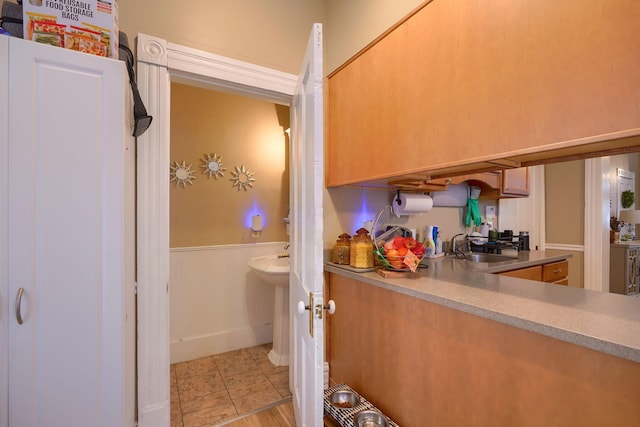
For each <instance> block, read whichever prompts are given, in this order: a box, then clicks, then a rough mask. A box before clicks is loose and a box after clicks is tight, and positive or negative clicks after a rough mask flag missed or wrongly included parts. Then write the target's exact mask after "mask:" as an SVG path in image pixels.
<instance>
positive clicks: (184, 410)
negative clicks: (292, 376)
mask: <svg viewBox="0 0 640 427" xmlns="http://www.w3.org/2000/svg"><path fill="white" fill-rule="evenodd" d="M271 347H272V345H271V344H264V345H259V346H255V347H250V348H244V349H241V350H236V351H231V352H228V353H222V354H216V355H214V356H208V357H203V358H201V359H196V360H192V361H189V362H182V363H176V364H174V365H171V367H170V379H171V427H213V426H216V425H218V424H220V423H222V422H224V421H225V420H229V419H231V418H236V417H238V416H239V415H243V414H247V413H249V412H253V411H255V410H257V409H260V408H262V407H265V406H268V405H270V404H272V403H275V402H278V401H281V400H283V399H285V398H290V397H291V392H290V391H289V367H288V366H273V365H272V364H271V362H270V361H269V359H268V358H267V353H268V352H269V351H270V350H271Z"/></svg>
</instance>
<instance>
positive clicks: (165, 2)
mask: <svg viewBox="0 0 640 427" xmlns="http://www.w3.org/2000/svg"><path fill="white" fill-rule="evenodd" d="M119 5H120V29H121V30H122V31H124V32H125V33H127V35H128V36H129V40H130V42H131V43H132V44H133V40H134V39H135V37H136V36H137V34H138V33H145V34H149V35H153V36H157V37H161V38H164V39H166V40H168V41H170V42H172V43H177V44H181V45H184V46H188V47H192V48H195V49H200V50H204V51H206V52H210V53H215V54H217V55H222V56H226V57H229V58H234V59H238V60H241V61H246V62H250V63H253V64H257V65H262V66H265V67H269V68H273V69H276V70H281V71H284V72H288V73H293V74H298V72H299V70H300V66H301V63H302V58H303V56H304V51H305V48H306V45H307V40H308V39H309V34H310V32H311V25H312V24H313V23H314V22H323V21H324V20H325V19H324V17H325V1H324V0H305V1H299V0H269V1H264V0H242V1H238V0H216V1H199V0H181V1H175V0H120V1H119Z"/></svg>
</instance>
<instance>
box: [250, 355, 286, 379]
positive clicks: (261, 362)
mask: <svg viewBox="0 0 640 427" xmlns="http://www.w3.org/2000/svg"><path fill="white" fill-rule="evenodd" d="M256 363H257V364H258V366H259V367H260V369H262V372H264V373H265V374H266V375H273V374H279V373H281V372H289V366H275V365H274V364H273V363H271V361H270V360H269V359H268V358H266V357H265V358H263V359H258V360H256Z"/></svg>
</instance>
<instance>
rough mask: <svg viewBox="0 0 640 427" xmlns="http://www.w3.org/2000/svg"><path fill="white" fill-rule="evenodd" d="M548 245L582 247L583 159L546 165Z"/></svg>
mask: <svg viewBox="0 0 640 427" xmlns="http://www.w3.org/2000/svg"><path fill="white" fill-rule="evenodd" d="M545 206H546V219H545V220H546V224H547V229H546V234H547V239H546V240H547V243H557V244H569V245H582V244H584V160H576V161H572V162H564V163H554V164H550V165H546V166H545Z"/></svg>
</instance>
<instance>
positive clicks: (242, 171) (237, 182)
mask: <svg viewBox="0 0 640 427" xmlns="http://www.w3.org/2000/svg"><path fill="white" fill-rule="evenodd" d="M231 175H232V176H233V177H232V178H231V181H233V187H237V188H238V191H240V189H243V190H244V191H247V188H253V183H254V182H256V180H255V179H254V178H253V173H252V172H250V171H249V169H248V168H246V167H245V166H244V165H242V166H240V167H238V166H236V167H235V171H233V172H231Z"/></svg>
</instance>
